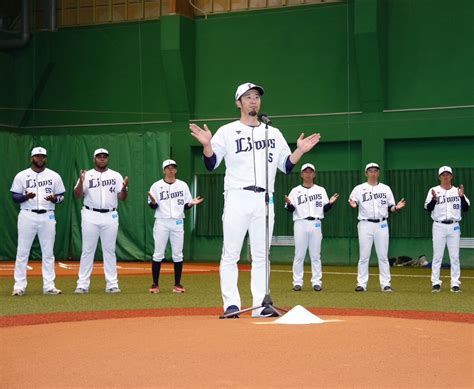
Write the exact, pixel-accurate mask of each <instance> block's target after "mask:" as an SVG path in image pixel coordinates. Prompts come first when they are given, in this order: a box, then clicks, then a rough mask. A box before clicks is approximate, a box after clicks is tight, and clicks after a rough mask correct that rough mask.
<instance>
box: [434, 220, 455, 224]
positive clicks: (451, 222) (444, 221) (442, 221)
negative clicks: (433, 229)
mask: <svg viewBox="0 0 474 389" xmlns="http://www.w3.org/2000/svg"><path fill="white" fill-rule="evenodd" d="M435 222H436V223H442V224H453V223H456V221H455V220H440V221H438V220H435Z"/></svg>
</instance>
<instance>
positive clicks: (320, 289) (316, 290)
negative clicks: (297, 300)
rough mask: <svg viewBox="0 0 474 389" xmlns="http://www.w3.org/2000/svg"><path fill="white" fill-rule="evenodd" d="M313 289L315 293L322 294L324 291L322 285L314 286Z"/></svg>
mask: <svg viewBox="0 0 474 389" xmlns="http://www.w3.org/2000/svg"><path fill="white" fill-rule="evenodd" d="M313 289H314V291H315V292H321V291H322V290H323V288H322V287H321V285H314V286H313Z"/></svg>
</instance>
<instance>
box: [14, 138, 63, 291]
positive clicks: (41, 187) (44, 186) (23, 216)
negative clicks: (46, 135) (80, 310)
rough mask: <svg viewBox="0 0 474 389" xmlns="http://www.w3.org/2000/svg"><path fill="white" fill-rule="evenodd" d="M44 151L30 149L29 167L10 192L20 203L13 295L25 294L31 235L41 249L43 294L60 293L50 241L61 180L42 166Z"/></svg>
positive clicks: (61, 185) (60, 191)
mask: <svg viewBox="0 0 474 389" xmlns="http://www.w3.org/2000/svg"><path fill="white" fill-rule="evenodd" d="M47 155H48V154H47V151H46V149H45V148H44V147H35V148H33V150H31V167H29V168H28V169H26V170H23V171H21V172H19V173H18V174H17V175H16V176H15V178H14V179H13V183H12V186H11V189H10V192H11V193H12V198H13V201H14V202H16V203H19V204H20V213H19V214H18V247H17V252H16V261H15V275H14V278H15V285H14V286H13V293H12V295H13V296H22V295H24V294H25V291H26V285H27V281H26V267H27V265H28V257H29V255H30V250H31V245H32V244H33V240H34V239H35V236H36V235H38V239H39V242H40V246H41V256H42V266H41V268H42V273H43V294H60V293H61V291H60V290H59V289H58V288H56V286H55V284H54V280H55V278H56V274H55V271H54V253H53V249H54V239H55V237H56V218H55V216H54V208H55V206H56V204H59V203H61V202H62V201H63V200H64V193H65V192H66V189H65V188H64V184H63V181H62V180H61V177H60V176H59V174H58V173H56V172H54V171H52V170H50V169H48V168H47V167H46V159H47Z"/></svg>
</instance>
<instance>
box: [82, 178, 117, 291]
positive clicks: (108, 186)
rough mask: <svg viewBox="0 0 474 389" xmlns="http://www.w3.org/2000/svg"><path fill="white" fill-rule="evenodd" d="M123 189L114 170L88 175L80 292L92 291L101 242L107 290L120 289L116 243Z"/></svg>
mask: <svg viewBox="0 0 474 389" xmlns="http://www.w3.org/2000/svg"><path fill="white" fill-rule="evenodd" d="M77 185H79V181H78V182H77V184H76V186H77ZM122 185H123V178H122V176H121V175H120V173H118V172H116V171H114V170H112V169H107V170H106V171H104V172H99V171H97V170H95V169H91V170H88V171H87V172H86V173H85V178H84V182H83V191H84V207H83V208H82V210H81V218H82V223H81V227H82V255H81V262H80V266H79V278H78V280H77V287H78V288H81V289H85V290H88V289H89V285H90V277H91V274H92V269H93V266H94V254H95V251H96V248H97V242H98V240H99V238H100V242H101V245H102V253H103V259H104V275H105V281H106V289H111V288H117V287H118V278H117V257H116V256H115V243H116V240H117V232H118V226H119V216H118V212H117V206H118V195H119V193H120V191H121V190H122Z"/></svg>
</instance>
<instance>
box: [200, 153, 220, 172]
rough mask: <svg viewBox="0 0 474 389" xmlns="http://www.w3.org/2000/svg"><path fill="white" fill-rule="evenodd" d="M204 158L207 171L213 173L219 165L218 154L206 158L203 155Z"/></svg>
mask: <svg viewBox="0 0 474 389" xmlns="http://www.w3.org/2000/svg"><path fill="white" fill-rule="evenodd" d="M202 157H203V158H204V165H205V166H206V169H207V170H208V171H210V172H212V171H213V170H214V168H215V167H216V163H217V157H216V154H215V153H213V154H212V155H211V156H210V157H206V156H205V155H203V156H202Z"/></svg>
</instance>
